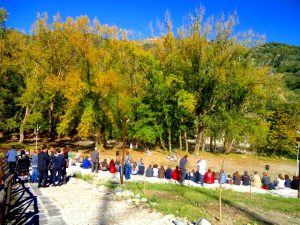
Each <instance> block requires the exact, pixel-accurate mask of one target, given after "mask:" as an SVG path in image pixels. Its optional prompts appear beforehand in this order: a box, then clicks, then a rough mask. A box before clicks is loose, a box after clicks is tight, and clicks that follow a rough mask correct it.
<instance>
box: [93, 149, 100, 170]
mask: <svg viewBox="0 0 300 225" xmlns="http://www.w3.org/2000/svg"><path fill="white" fill-rule="evenodd" d="M91 161H92V173H94V172H95V173H98V168H99V152H98V151H97V147H95V150H94V151H92V153H91Z"/></svg>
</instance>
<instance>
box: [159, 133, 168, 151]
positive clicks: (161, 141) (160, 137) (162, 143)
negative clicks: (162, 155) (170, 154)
mask: <svg viewBox="0 0 300 225" xmlns="http://www.w3.org/2000/svg"><path fill="white" fill-rule="evenodd" d="M159 140H160V144H161V146H162V147H163V149H164V150H165V151H167V148H166V146H165V142H164V140H163V138H162V135H160V136H159Z"/></svg>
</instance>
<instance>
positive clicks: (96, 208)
mask: <svg viewBox="0 0 300 225" xmlns="http://www.w3.org/2000/svg"><path fill="white" fill-rule="evenodd" d="M41 193H42V195H43V196H44V197H48V198H50V199H51V201H52V202H53V203H54V204H55V205H57V206H58V208H60V211H61V213H62V216H63V219H64V220H65V221H66V224H70V225H76V224H78V225H83V224H88V225H96V224H97V225H99V224H100V225H110V224H111V225H136V224H143V225H147V224H149V225H150V224H151V225H171V224H173V223H172V219H173V218H172V216H163V215H162V214H160V213H158V212H150V211H149V210H148V209H146V207H145V206H143V205H140V206H136V205H132V204H129V203H127V202H125V201H120V200H118V198H117V197H116V195H115V194H114V193H112V192H99V191H97V190H96V189H95V188H94V189H93V187H92V185H90V184H88V183H86V182H85V181H82V180H79V179H75V178H71V180H70V181H69V182H68V184H67V185H62V186H59V187H49V188H44V189H41Z"/></svg>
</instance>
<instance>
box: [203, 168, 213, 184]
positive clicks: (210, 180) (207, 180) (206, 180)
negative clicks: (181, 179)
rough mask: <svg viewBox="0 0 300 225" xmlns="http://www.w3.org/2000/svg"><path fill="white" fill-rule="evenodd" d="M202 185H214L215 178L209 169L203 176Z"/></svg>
mask: <svg viewBox="0 0 300 225" xmlns="http://www.w3.org/2000/svg"><path fill="white" fill-rule="evenodd" d="M204 183H206V184H213V183H215V177H214V174H213V172H212V171H211V169H208V171H207V172H206V173H205V174H204Z"/></svg>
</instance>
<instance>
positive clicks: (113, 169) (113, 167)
mask: <svg viewBox="0 0 300 225" xmlns="http://www.w3.org/2000/svg"><path fill="white" fill-rule="evenodd" d="M108 170H109V172H111V173H115V172H117V168H116V165H115V161H114V160H113V159H112V160H110V162H109V166H108Z"/></svg>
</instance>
